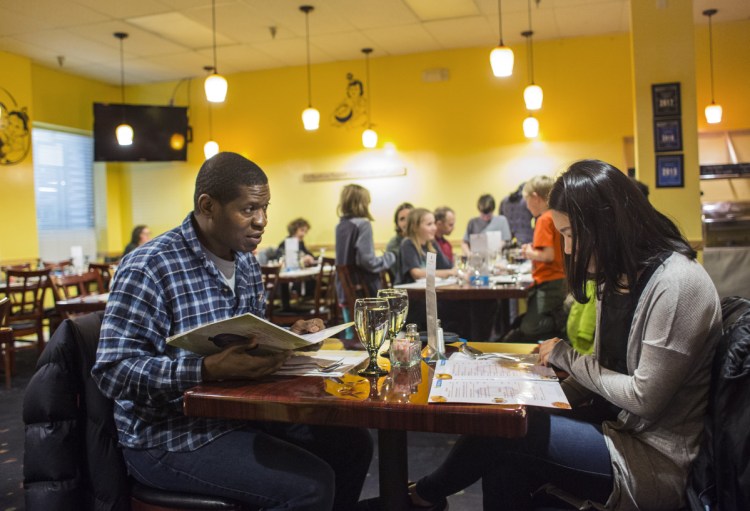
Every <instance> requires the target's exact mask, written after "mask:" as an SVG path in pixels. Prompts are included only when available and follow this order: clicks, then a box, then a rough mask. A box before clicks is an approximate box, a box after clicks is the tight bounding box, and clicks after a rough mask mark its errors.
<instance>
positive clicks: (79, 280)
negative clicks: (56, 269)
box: [50, 270, 105, 300]
mask: <svg viewBox="0 0 750 511" xmlns="http://www.w3.org/2000/svg"><path fill="white" fill-rule="evenodd" d="M50 284H51V285H52V290H53V291H54V295H55V300H67V299H69V298H75V297H76V296H88V295H91V294H95V293H104V292H105V288H104V282H102V277H101V275H100V274H99V272H98V271H96V270H89V271H87V272H86V273H77V274H71V275H53V276H51V277H50Z"/></svg>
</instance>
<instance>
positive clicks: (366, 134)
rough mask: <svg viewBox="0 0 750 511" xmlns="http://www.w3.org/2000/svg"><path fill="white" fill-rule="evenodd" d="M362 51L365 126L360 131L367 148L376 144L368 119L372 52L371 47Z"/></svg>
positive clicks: (363, 143)
mask: <svg viewBox="0 0 750 511" xmlns="http://www.w3.org/2000/svg"><path fill="white" fill-rule="evenodd" d="M362 53H364V54H365V81H366V83H367V89H366V90H367V128H366V129H365V131H363V132H362V145H363V146H365V147H366V148H367V149H372V148H373V147H375V146H376V145H378V134H377V132H376V131H375V130H374V129H372V122H371V119H370V110H371V108H370V98H371V97H372V94H371V89H370V53H372V48H362Z"/></svg>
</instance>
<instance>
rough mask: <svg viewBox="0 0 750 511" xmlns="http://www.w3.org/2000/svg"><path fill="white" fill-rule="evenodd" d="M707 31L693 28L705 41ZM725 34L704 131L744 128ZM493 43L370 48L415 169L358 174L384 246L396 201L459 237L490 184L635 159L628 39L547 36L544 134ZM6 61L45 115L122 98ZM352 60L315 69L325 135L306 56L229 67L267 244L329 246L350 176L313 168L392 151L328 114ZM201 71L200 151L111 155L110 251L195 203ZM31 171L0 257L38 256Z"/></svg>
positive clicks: (746, 77) (193, 92) (731, 42)
mask: <svg viewBox="0 0 750 511" xmlns="http://www.w3.org/2000/svg"><path fill="white" fill-rule="evenodd" d="M702 30H704V31H705V29H703V28H698V29H696V38H697V39H698V40H699V38H700V37H701V31H702ZM715 37H716V44H717V45H720V44H721V45H723V46H724V48H723V51H722V53H721V55H720V58H719V59H717V62H715V65H716V69H715V73H716V74H715V79H716V82H717V94H718V93H719V90H723V91H726V92H725V93H723V94H724V95H723V96H722V104H723V106H724V108H725V112H726V123H727V124H726V125H725V124H724V123H722V125H721V126H719V127H710V128H709V127H707V126H706V125H705V124H704V120H703V119H702V118H701V119H699V120H698V123H699V129H700V130H708V129H719V130H723V129H747V128H748V127H749V126H748V124H750V123H748V119H750V117H749V116H748V110H750V100H749V99H748V98H747V95H745V94H744V93H742V92H741V91H744V90H746V86H747V85H746V84H747V83H750V66H748V65H747V57H746V51H745V49H746V48H747V47H748V37H750V21H748V20H745V21H740V22H732V23H716V26H715ZM703 46H705V45H702V44H698V43H697V44H696V49H697V51H696V53H697V55H696V67H697V69H698V73H697V79H698V83H697V90H698V100H699V101H701V100H702V98H703V96H705V94H707V93H708V88H709V85H708V74H707V73H703V72H701V71H700V69H702V68H703V67H705V66H704V65H703V63H702V62H701V61H702V59H707V54H706V51H707V50H705V51H704V48H703ZM485 50H486V49H484V48H481V49H466V50H452V51H445V52H433V53H425V54H418V55H405V56H394V57H381V58H373V59H372V62H371V66H372V68H371V72H372V77H373V83H372V87H373V90H374V94H373V108H374V109H376V110H377V111H378V126H376V128H377V129H378V132H379V134H380V135H381V139H382V140H383V142H390V143H392V144H393V145H394V146H395V149H396V151H395V155H396V156H395V158H396V160H398V161H400V162H401V163H403V166H404V167H405V168H406V169H407V176H406V177H399V178H381V179H367V180H359V181H357V182H359V183H360V184H363V185H364V186H366V187H368V188H369V189H370V190H371V191H372V192H373V207H372V210H373V213H374V215H375V216H376V219H377V221H376V222H375V224H374V228H375V239H376V241H377V242H379V243H385V241H387V240H388V239H389V238H390V237H391V235H392V232H393V231H392V220H391V219H392V213H393V209H394V208H395V206H396V205H397V204H398V203H400V202H402V201H403V200H411V201H412V202H414V203H415V204H418V205H424V206H426V207H435V206H437V205H440V204H449V205H451V206H452V207H454V209H456V212H457V214H458V222H457V230H456V232H455V233H454V234H453V236H452V238H454V239H458V238H460V236H461V234H462V231H463V227H464V226H465V223H466V221H467V220H468V218H469V217H471V216H473V215H475V214H476V210H475V206H474V205H475V203H476V199H477V197H478V196H479V195H480V194H482V193H486V192H490V193H493V194H494V195H495V196H496V198H497V199H498V200H499V199H500V198H502V197H503V196H504V195H505V194H507V193H508V192H509V191H511V190H512V189H514V188H515V187H516V186H517V184H518V183H519V182H520V181H522V180H524V179H527V178H528V177H530V176H531V175H534V174H537V173H549V174H552V173H554V172H556V171H558V170H560V169H562V168H564V166H565V164H567V163H569V162H570V161H571V160H574V159H577V158H581V157H590V156H596V157H599V158H602V159H606V160H609V161H611V162H612V163H614V164H616V165H620V166H623V167H624V157H623V137H626V136H631V135H632V133H633V127H632V118H633V115H632V91H631V88H632V83H631V76H630V71H629V64H630V55H629V45H628V40H627V35H625V34H623V35H616V36H602V37H588V38H576V39H565V40H558V41H540V42H539V43H538V45H537V46H536V48H535V59H536V62H537V63H538V69H537V79H538V81H539V82H540V83H544V86H545V95H546V96H547V98H548V99H549V100H550V101H548V102H547V101H546V102H545V107H544V110H542V112H541V113H540V115H539V117H540V121H541V135H540V138H539V139H538V140H535V141H527V140H526V139H524V138H523V135H522V130H521V122H522V120H523V118H524V114H525V112H524V110H523V100H522V90H523V85H524V83H523V79H522V76H521V75H523V74H524V73H522V72H519V73H516V76H515V77H512V78H509V79H505V80H500V79H496V78H494V77H492V76H491V72H490V71H489V66H487V65H486V54H485V53H486V51H485ZM571 50H575V52H574V53H573V54H571V53H570V51H571ZM514 51H516V53H517V59H518V62H524V61H525V56H524V55H525V53H524V52H525V49H524V48H522V47H520V46H519V47H514ZM0 65H2V66H3V70H4V73H3V80H2V81H3V83H2V84H0V85H3V86H6V87H7V85H8V84H10V85H11V86H12V87H13V88H14V92H16V91H15V89H16V88H19V89H25V92H24V91H23V90H21V91H20V92H19V93H18V94H17V98H23V94H24V93H25V94H26V103H27V104H30V103H31V99H30V98H33V106H34V109H33V112H32V113H33V114H34V116H35V117H33V118H34V119H35V120H39V121H43V122H48V123H52V124H59V125H66V126H72V127H78V128H82V129H90V128H91V120H90V116H91V103H92V102H94V101H116V99H117V87H116V86H110V85H107V84H103V83H100V82H96V81H93V80H88V79H85V78H80V77H76V76H73V75H69V74H67V73H65V72H62V71H60V70H57V69H49V68H44V67H42V66H37V65H36V64H31V63H30V61H29V60H28V59H26V58H24V57H18V56H14V55H10V54H7V53H2V52H0ZM436 68H443V69H447V70H448V73H449V79H448V80H447V81H443V82H437V83H425V82H423V81H422V72H423V71H425V70H428V69H436ZM6 70H8V71H9V72H8V73H6V72H5V71H6ZM348 72H352V73H354V74H355V76H356V77H357V78H362V77H363V75H364V65H363V63H362V62H360V61H352V62H343V63H329V64H322V65H316V66H314V67H313V73H315V76H316V85H317V84H318V83H320V85H317V87H320V89H319V90H320V98H319V99H318V98H317V94H316V102H317V101H320V105H319V106H318V105H316V106H318V107H319V108H320V110H321V114H322V123H321V129H320V130H318V132H316V133H308V132H305V131H304V130H302V129H301V128H300V127H299V122H298V121H299V119H298V117H299V115H298V114H299V109H300V108H301V106H300V104H298V103H300V100H299V98H300V97H301V98H303V99H304V87H305V85H304V79H303V78H304V76H305V75H304V73H305V71H304V68H303V67H294V68H283V69H275V70H267V71H262V72H253V73H241V74H236V75H231V76H229V77H228V78H229V81H230V82H231V83H230V91H231V92H230V94H229V96H228V99H227V102H226V103H225V104H224V105H221V106H217V107H216V108H215V109H214V134H215V137H216V138H217V139H218V140H219V142H220V144H221V146H222V148H223V149H226V150H233V151H237V152H241V153H243V154H245V155H246V156H248V157H250V158H253V159H255V160H257V161H258V162H259V163H260V164H261V165H262V166H263V167H264V168H265V169H266V170H267V171H268V172H269V174H270V177H271V182H272V186H273V197H272V207H271V224H270V225H269V229H268V231H267V233H268V234H267V236H266V243H268V244H276V243H278V241H280V240H281V239H282V238H283V237H284V236H285V229H284V227H285V225H286V223H287V222H288V221H289V220H290V219H291V218H293V217H294V216H299V215H303V216H305V217H307V218H308V219H309V220H310V221H311V223H312V224H313V229H312V230H311V231H310V233H309V234H308V236H307V238H306V241H307V243H308V244H310V245H314V244H332V242H333V238H334V235H333V232H334V229H335V224H336V221H337V218H336V213H335V206H336V203H337V200H338V193H339V191H340V189H341V187H342V186H343V185H344V184H346V183H347V182H349V181H323V182H316V183H303V182H302V174H307V173H323V172H341V171H349V170H355V169H356V168H359V167H358V166H361V165H362V164H363V161H364V162H365V163H366V160H367V159H368V158H369V157H370V156H371V155H379V154H380V153H382V152H384V151H383V150H375V151H365V150H362V149H361V146H360V142H359V135H360V129H359V128H356V129H347V128H334V127H332V126H331V125H330V118H331V113H332V112H333V110H334V109H335V108H336V106H337V105H338V104H339V103H340V102H341V101H342V100H343V99H344V98H345V94H346V83H347V79H346V73H348ZM29 75H31V77H29ZM32 77H33V79H32ZM200 80H201V77H198V78H195V79H193V80H192V87H185V86H181V87H180V89H179V90H178V94H177V97H176V100H175V104H178V105H186V104H188V103H189V106H190V119H191V125H192V126H193V128H194V130H195V141H194V142H193V144H191V146H190V148H189V160H188V162H186V163H168V164H108V165H107V171H106V176H107V182H106V192H107V193H106V199H105V200H106V203H107V215H106V221H107V225H108V228H107V231H108V240H107V242H106V247H107V248H108V249H109V250H110V251H112V252H117V251H119V250H122V247H123V246H124V244H125V242H126V241H127V238H129V235H130V230H131V229H132V227H133V226H134V225H135V224H137V223H148V224H149V225H151V227H152V231H153V232H154V233H159V232H162V231H164V230H167V229H169V228H171V227H172V226H174V225H175V223H176V222H179V221H180V220H181V219H182V218H183V217H184V215H185V214H186V213H187V211H188V210H189V209H190V208H191V207H192V202H191V201H192V187H193V183H194V179H195V175H196V172H197V169H198V167H199V166H200V164H201V163H202V161H203V157H202V151H201V147H202V144H203V143H204V142H205V140H207V136H208V135H207V117H208V112H207V106H206V103H205V98H203V97H202V92H201V87H200V86H199V85H200ZM30 81H31V82H32V83H31V84H29V82H30ZM719 84H721V85H720V86H719ZM175 85H176V82H169V83H163V84H150V85H142V86H135V87H128V90H127V94H128V97H129V98H130V97H132V98H133V99H132V101H134V102H143V103H150V102H153V103H156V104H167V103H168V100H169V98H170V97H171V95H172V94H173V91H174V89H175ZM317 87H316V89H317ZM188 89H189V90H190V96H189V98H188V96H187V90H188ZM738 91H740V92H738ZM303 102H304V101H303ZM302 106H304V105H302ZM730 112H731V113H730ZM734 112H737V115H736V116H735V115H734ZM381 147H382V146H381ZM32 168H33V167H32V162H31V160H30V158H27V160H25V161H24V162H23V163H22V164H21V165H18V166H15V167H4V168H2V169H0V170H2V171H3V175H2V176H1V178H0V179H1V181H2V183H3V186H0V200H2V206H1V208H2V211H3V212H4V213H6V215H7V213H8V212H12V213H13V215H14V216H17V218H18V221H16V222H13V223H12V224H8V223H4V224H3V225H2V226H1V227H0V234H2V240H3V241H2V247H1V248H0V260H2V259H8V256H6V255H5V247H6V246H8V247H9V249H11V250H12V252H8V254H12V255H17V256H18V257H29V256H31V257H34V256H35V254H36V250H37V248H36V237H35V236H28V235H27V234H26V233H29V232H35V228H36V226H35V220H34V208H33V179H32V176H31V170H32ZM6 183H8V184H11V185H12V186H10V187H9V186H6ZM703 184H705V183H703ZM743 193H744V192H743ZM657 206H659V204H657ZM694 214H696V213H695V212H694V211H692V210H691V211H683V212H678V215H677V216H678V220H679V216H680V215H694ZM8 240H13V242H12V244H9V242H8Z"/></svg>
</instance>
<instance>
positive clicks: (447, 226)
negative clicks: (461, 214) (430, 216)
mask: <svg viewBox="0 0 750 511" xmlns="http://www.w3.org/2000/svg"><path fill="white" fill-rule="evenodd" d="M434 214H435V227H437V231H435V243H437V245H438V247H440V250H441V251H442V252H443V254H444V255H445V257H446V258H447V259H448V261H449V262H450V263H451V264H455V261H454V260H453V247H452V246H451V242H450V241H448V240H447V239H445V237H446V236H448V235H449V234H450V233H452V232H453V228H454V227H455V226H456V214H455V213H454V212H453V210H452V209H451V208H449V207H448V206H441V207H439V208H437V209H436V210H435V213H434Z"/></svg>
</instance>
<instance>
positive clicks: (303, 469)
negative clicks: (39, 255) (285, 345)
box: [92, 153, 372, 510]
mask: <svg viewBox="0 0 750 511" xmlns="http://www.w3.org/2000/svg"><path fill="white" fill-rule="evenodd" d="M270 198H271V193H270V189H269V185H268V179H267V177H266V175H265V173H264V172H263V171H262V170H261V169H260V168H259V167H258V166H257V165H256V164H254V163H253V162H251V161H249V160H247V159H245V158H244V157H242V156H240V155H238V154H235V153H220V154H218V155H216V156H214V157H213V158H210V159H209V160H206V161H205V162H204V164H203V166H202V167H201V169H200V171H199V172H198V177H197V179H196V183H195V195H194V210H193V211H192V212H191V213H190V214H188V216H187V218H185V220H184V221H183V222H182V224H181V225H180V226H178V227H176V228H174V229H172V230H171V231H169V232H167V233H164V234H163V235H161V236H159V237H157V238H155V239H153V240H152V241H150V242H149V243H146V244H144V245H142V246H140V247H138V248H137V249H136V250H134V251H133V252H132V253H130V254H128V255H127V256H126V257H125V258H123V260H122V262H121V263H120V265H119V267H118V269H117V272H116V274H115V278H114V281H113V285H112V290H111V293H110V297H109V300H108V303H107V309H106V312H105V314H104V320H103V323H102V331H101V338H100V341H99V348H98V351H97V360H96V364H95V366H94V368H93V369H92V375H93V377H94V379H95V380H96V381H97V383H98V385H99V388H100V389H101V390H102V392H103V393H104V394H106V395H107V396H108V397H110V398H112V399H114V400H115V422H116V424H117V429H118V433H119V441H120V444H121V445H122V447H123V454H124V457H125V461H126V463H127V465H128V468H129V471H130V473H131V475H132V476H133V477H135V478H136V479H138V480H140V481H141V482H143V483H144V484H148V485H151V486H157V487H159V488H164V489H168V490H173V491H184V492H190V493H200V494H206V495H217V496H224V497H229V498H233V499H235V500H238V501H241V502H245V503H248V504H251V505H253V506H256V507H262V508H264V509H285V510H289V509H295V510H303V509H304V510H324V509H341V510H350V509H354V508H355V507H356V503H357V500H358V497H359V493H360V491H361V489H362V484H363V482H364V478H365V476H366V474H367V468H368V466H369V463H370V459H371V457H372V440H371V438H370V436H369V433H368V432H367V431H366V430H359V429H353V428H332V427H317V426H307V425H296V424H281V423H266V422H250V423H249V422H242V421H230V420H220V419H206V418H197V417H186V416H185V415H184V414H183V412H182V394H183V392H184V391H185V390H187V389H188V388H190V387H192V386H194V385H197V384H199V383H201V382H207V381H215V380H226V379H243V380H252V379H256V378H262V377H263V376H265V375H268V374H271V373H273V372H274V371H275V370H277V369H278V368H279V367H280V366H281V365H282V364H283V363H284V360H286V358H287V357H288V353H281V354H278V355H275V356H263V357H259V356H254V355H252V351H249V348H252V347H253V346H254V343H253V341H252V340H251V339H248V342H247V344H240V345H233V346H229V347H227V348H226V349H224V350H223V351H221V352H220V353H217V354H214V355H210V356H206V357H202V356H199V355H196V354H194V353H191V352H188V351H185V350H182V349H179V348H175V347H172V346H168V345H167V344H166V339H167V338H168V337H170V336H172V335H175V334H179V333H180V332H184V331H186V330H190V329H192V328H195V327H197V326H199V325H202V324H204V323H208V322H213V321H216V320H219V319H224V318H228V317H232V316H235V315H238V314H243V313H246V312H250V313H252V314H255V315H257V316H261V317H262V316H263V315H264V311H265V298H264V293H263V285H262V281H261V274H260V267H259V265H258V262H257V261H256V259H255V257H254V256H253V255H252V251H253V250H255V248H256V247H257V246H258V244H259V243H260V241H261V236H262V235H263V231H264V229H265V226H266V224H267V208H268V204H269V201H270ZM322 327H323V323H322V322H321V321H320V320H319V319H316V320H311V321H298V322H297V323H295V325H293V326H292V329H293V330H295V331H297V332H299V333H302V332H314V331H318V330H320V329H321V328H322Z"/></svg>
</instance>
